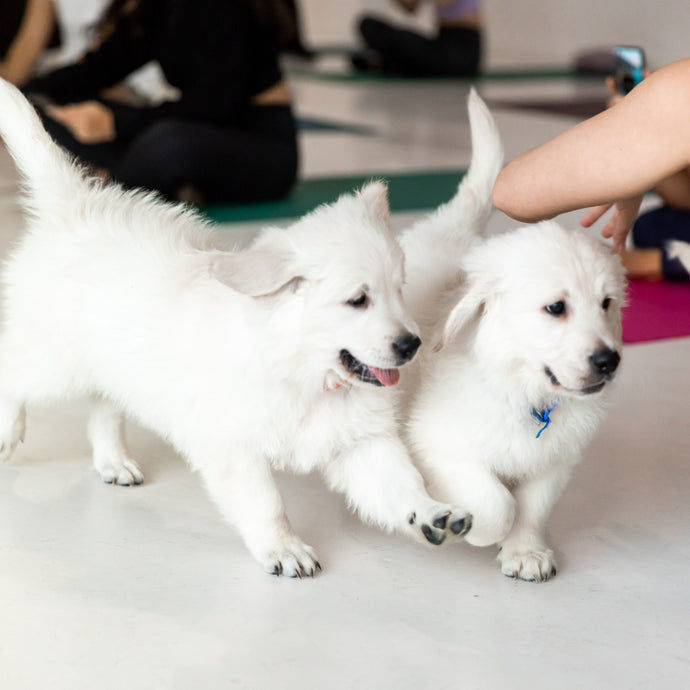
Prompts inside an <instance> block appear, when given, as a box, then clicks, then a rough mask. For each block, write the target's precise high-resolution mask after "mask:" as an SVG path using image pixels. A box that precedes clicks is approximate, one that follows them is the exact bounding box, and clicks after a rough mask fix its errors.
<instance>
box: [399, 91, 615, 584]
mask: <svg viewBox="0 0 690 690" xmlns="http://www.w3.org/2000/svg"><path fill="white" fill-rule="evenodd" d="M469 110H470V120H471V124H472V138H473V160H472V166H471V169H470V173H469V174H468V176H467V177H466V179H465V181H463V183H462V184H461V186H460V188H459V190H458V194H457V197H456V198H455V199H454V200H453V201H452V202H451V203H450V204H447V205H446V206H444V207H443V208H442V209H441V210H440V211H439V212H437V213H436V214H433V215H432V216H430V217H429V218H428V219H426V220H425V221H422V222H421V223H420V224H418V225H417V226H415V227H413V228H411V229H410V230H409V231H408V232H407V234H406V235H405V236H404V237H403V240H402V244H403V247H404V249H405V251H406V254H407V256H408V261H410V262H411V261H413V262H414V264H415V265H417V266H419V270H418V271H416V272H415V271H413V270H410V271H408V287H407V294H406V299H408V296H409V299H408V301H409V303H410V304H412V305H414V311H413V313H414V314H415V316H416V317H417V319H418V321H419V322H420V324H421V325H422V327H423V328H422V337H423V339H424V340H425V341H426V342H427V343H432V344H433V343H438V348H437V351H432V350H430V349H427V350H426V353H425V355H423V356H422V357H421V361H420V363H419V366H420V367H421V381H422V383H421V385H420V386H419V387H418V389H417V390H415V389H414V386H410V387H408V391H407V392H408V396H409V398H411V399H408V400H407V403H406V404H407V408H408V435H409V442H410V445H411V448H412V450H413V455H414V456H415V457H416V458H417V460H418V462H419V466H420V467H421V468H422V471H423V474H424V475H425V477H426V479H427V482H428V485H429V487H430V491H431V493H432V495H434V496H435V497H436V498H438V499H439V500H446V501H453V502H458V503H459V504H461V505H463V506H465V507H467V509H468V510H469V511H470V512H471V513H472V514H473V515H474V523H473V528H472V531H471V532H470V533H469V534H468V535H467V541H468V542H470V543H471V544H474V545H478V546H486V545H490V544H498V545H499V546H500V549H501V550H500V554H499V559H500V561H501V564H502V570H503V573H504V574H506V575H509V576H511V577H519V578H522V579H525V580H536V581H542V580H546V579H548V578H549V577H550V576H551V575H553V574H554V573H555V571H556V563H555V559H554V555H553V552H552V551H551V549H550V548H549V547H548V545H547V543H546V541H545V535H544V529H545V522H546V520H547V518H548V516H549V514H550V512H551V509H552V507H553V506H554V504H555V502H556V500H557V499H558V497H559V495H560V494H561V491H562V490H563V488H564V487H565V485H566V483H567V481H568V479H569V477H570V474H571V471H572V469H573V467H574V466H575V464H576V463H577V462H578V460H579V459H580V457H581V453H582V450H583V448H584V447H585V445H586V444H587V443H588V441H589V440H590V439H591V437H592V434H593V433H594V431H595V429H596V428H597V426H598V424H599V422H600V421H601V419H602V417H603V415H604V410H605V406H606V393H607V391H608V389H609V383H608V380H609V379H610V378H612V376H610V375H609V376H604V374H603V373H602V371H598V372H595V371H594V369H593V365H592V363H591V362H590V357H591V356H592V355H593V354H594V353H597V352H604V353H608V354H609V355H611V352H609V350H610V351H615V352H616V353H618V352H619V351H620V348H621V327H620V307H621V304H622V302H623V299H624V276H623V269H622V267H621V264H620V261H619V260H618V258H617V257H616V256H615V255H613V253H612V252H611V250H610V249H609V248H608V247H606V246H605V245H604V244H603V243H602V242H600V241H598V240H596V239H593V238H591V237H589V236H587V235H585V234H584V233H583V232H582V231H573V232H569V231H567V230H565V229H563V228H562V227H560V226H559V225H557V224H556V223H554V222H546V223H542V224H539V225H536V226H530V227H524V228H520V229H517V230H515V231H513V232H509V233H506V234H503V235H499V236H495V237H491V238H485V237H484V236H483V231H484V226H485V223H486V218H487V216H488V209H490V193H491V186H492V184H493V181H494V179H495V176H496V174H497V172H498V169H499V168H500V165H501V160H502V154H501V147H500V140H499V137H498V133H497V131H496V129H495V126H494V123H493V120H492V118H491V115H490V113H489V112H488V110H487V109H486V107H485V106H484V104H483V103H482V102H481V100H480V99H479V97H478V96H477V95H476V94H474V93H473V94H472V95H471V96H470V105H469ZM424 266H427V267H431V266H433V267H434V268H433V270H432V269H431V268H428V269H427V272H426V273H424V270H423V267H424ZM411 268H412V267H411ZM430 281H433V283H432V284H431V285H430ZM607 299H608V300H610V303H609V302H605V300H607ZM559 301H563V302H564V304H565V306H566V310H567V311H566V315H565V316H560V317H559V316H554V315H551V314H549V313H548V312H547V311H546V309H545V308H546V307H547V306H549V305H553V304H555V303H557V302H559ZM606 306H608V308H607V309H606V308H605V307H606ZM611 356H612V357H613V360H612V361H613V362H615V357H616V356H615V355H611ZM616 363H617V362H616ZM547 368H548V369H549V370H550V372H551V373H552V374H553V375H554V376H555V377H556V379H557V383H554V382H553V381H552V380H551V377H550V376H549V375H548V374H547V372H546V370H547ZM600 382H601V383H605V386H604V388H603V391H602V392H598V393H589V394H587V393H586V392H583V391H584V390H585V389H586V388H588V387H590V386H593V385H594V384H597V383H600ZM554 403H557V406H556V407H555V408H554V410H553V411H552V413H551V419H552V422H551V424H550V425H549V427H548V428H547V429H545V430H544V431H543V432H542V434H541V435H540V437H539V438H536V436H537V433H538V432H539V430H540V428H541V427H542V426H544V425H543V424H540V423H538V422H537V421H536V420H535V419H534V418H533V416H532V414H531V412H532V410H537V411H541V410H543V409H545V408H547V407H549V406H551V405H552V404H554Z"/></svg>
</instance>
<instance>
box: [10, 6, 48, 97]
mask: <svg viewBox="0 0 690 690" xmlns="http://www.w3.org/2000/svg"><path fill="white" fill-rule="evenodd" d="M54 29H55V8H54V7H53V3H52V1H51V0H29V1H28V2H27V4H26V9H25V10H24V15H23V16H22V21H21V24H20V25H19V31H18V32H17V35H16V37H15V39H14V40H13V41H12V45H11V46H10V48H9V50H8V51H7V56H6V58H5V60H4V61H3V62H2V64H0V76H1V77H2V78H3V79H6V80H7V81H9V82H11V83H12V84H15V85H17V86H22V85H23V84H24V83H25V82H26V81H27V80H28V79H29V77H30V76H31V73H32V71H33V68H34V65H35V64H36V61H37V60H38V58H39V57H40V56H41V54H42V53H43V51H44V50H45V49H46V48H47V47H48V44H49V43H50V38H51V36H52V34H53V30H54Z"/></svg>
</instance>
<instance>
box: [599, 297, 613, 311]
mask: <svg viewBox="0 0 690 690" xmlns="http://www.w3.org/2000/svg"><path fill="white" fill-rule="evenodd" d="M610 306H611V298H610V297H607V298H606V299H605V300H604V301H603V302H602V303H601V308H602V309H603V310H604V311H608V310H609V307H610Z"/></svg>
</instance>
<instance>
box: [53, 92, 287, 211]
mask: <svg viewBox="0 0 690 690" xmlns="http://www.w3.org/2000/svg"><path fill="white" fill-rule="evenodd" d="M43 121H44V124H45V126H46V129H47V130H48V132H50V134H51V135H52V137H53V138H54V139H55V140H56V141H57V142H58V143H59V144H60V145H62V146H63V147H64V148H65V149H67V150H68V151H70V152H71V153H73V154H75V155H76V156H77V157H78V158H80V159H81V160H82V161H84V162H86V163H88V164H90V165H93V166H94V167H97V168H105V169H106V170H108V171H109V172H110V174H111V176H112V177H113V179H115V180H117V181H118V182H121V183H122V184H124V185H125V186H126V187H145V188H147V189H154V190H157V191H159V192H161V193H162V194H163V195H164V196H166V197H168V198H170V199H175V198H176V197H177V193H178V191H179V189H180V188H181V187H183V186H185V185H190V186H192V187H193V188H194V189H195V190H196V191H197V192H198V193H200V194H201V196H202V197H203V199H204V201H206V202H210V203H212V202H215V203H224V202H250V201H265V200H268V199H276V198H279V197H282V196H285V195H286V194H287V193H288V192H289V191H290V189H291V187H292V185H293V184H294V182H295V179H296V177H297V163H298V160H297V137H296V126H295V121H294V118H293V115H292V111H291V109H290V107H289V106H252V107H251V108H250V109H249V112H248V115H247V118H246V124H244V125H243V126H242V127H241V128H240V127H229V126H218V125H212V124H207V123H202V122H193V121H189V120H177V119H169V120H161V121H160V122H156V123H155V124H152V125H151V126H149V127H148V128H147V129H145V130H144V131H143V132H142V133H141V134H139V135H138V136H137V137H135V138H134V139H133V140H132V141H131V142H129V143H127V144H123V143H122V142H119V141H117V140H116V141H114V142H111V143H106V144H92V145H91V144H82V143H81V142H79V141H77V140H76V139H75V138H74V137H73V136H72V135H71V133H70V132H69V131H68V130H67V129H66V128H65V127H63V126H62V125H60V124H59V123H57V122H55V120H53V119H52V118H50V117H47V116H45V115H44V116H43Z"/></svg>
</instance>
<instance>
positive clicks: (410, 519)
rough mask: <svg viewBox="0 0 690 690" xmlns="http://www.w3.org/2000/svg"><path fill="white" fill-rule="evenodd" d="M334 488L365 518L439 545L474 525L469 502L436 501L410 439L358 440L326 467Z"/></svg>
mask: <svg viewBox="0 0 690 690" xmlns="http://www.w3.org/2000/svg"><path fill="white" fill-rule="evenodd" d="M323 473H324V476H325V477H326V480H327V481H328V484H329V486H330V487H331V489H333V490H334V491H338V492H340V493H343V494H345V496H346V498H347V501H348V504H349V505H350V506H351V507H352V508H353V509H354V510H355V511H356V512H357V514H358V515H359V516H360V518H361V519H362V520H363V521H364V522H368V523H373V524H375V525H378V526H379V527H381V528H382V529H385V530H389V531H393V530H398V531H402V532H405V533H407V534H410V535H411V536H413V537H414V538H415V539H417V540H418V541H423V542H428V543H430V544H434V545H436V546H438V545H440V544H442V543H443V542H444V541H446V539H448V540H454V541H457V540H459V539H461V538H462V537H464V535H465V534H466V533H467V532H468V530H469V529H470V527H471V526H472V516H471V515H470V514H469V513H468V512H467V511H466V510H464V509H463V508H459V507H457V506H455V505H449V504H445V503H441V502H439V501H435V500H434V499H432V498H431V497H430V496H429V494H428V493H427V491H426V489H425V487H424V480H423V479H422V476H421V475H420V474H419V472H418V471H417V468H416V467H415V466H414V465H413V463H412V460H411V458H410V456H409V454H408V452H407V449H406V448H405V446H404V444H403V443H402V442H401V441H400V440H399V439H397V438H394V437H380V438H375V439H369V440H367V441H362V442H360V443H358V444H357V445H356V446H355V447H354V448H352V449H351V450H350V451H348V452H347V453H344V454H343V455H341V456H340V457H338V458H337V459H335V460H333V461H331V462H330V463H329V464H328V465H326V466H325V467H324V468H323Z"/></svg>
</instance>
